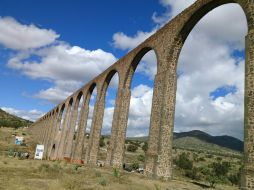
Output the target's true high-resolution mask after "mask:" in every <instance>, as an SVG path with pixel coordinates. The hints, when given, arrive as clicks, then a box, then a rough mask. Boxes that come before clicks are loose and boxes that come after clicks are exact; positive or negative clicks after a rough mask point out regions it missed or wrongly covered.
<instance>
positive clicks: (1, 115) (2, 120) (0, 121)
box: [0, 109, 32, 128]
mask: <svg viewBox="0 0 254 190" xmlns="http://www.w3.org/2000/svg"><path fill="white" fill-rule="evenodd" d="M31 124H32V122H31V121H29V120H26V119H22V118H20V117H17V116H14V115H11V114H9V113H7V112H5V111H3V110H2V109H0V127H12V128H19V127H26V126H29V125H31Z"/></svg>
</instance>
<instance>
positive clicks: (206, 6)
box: [168, 0, 250, 65]
mask: <svg viewBox="0 0 254 190" xmlns="http://www.w3.org/2000/svg"><path fill="white" fill-rule="evenodd" d="M196 3H200V4H201V1H198V2H196ZM230 3H236V4H238V5H239V6H240V7H241V8H242V10H243V12H244V13H245V16H246V20H247V23H249V22H248V19H247V12H246V9H245V7H244V4H243V1H241V0H217V1H214V0H209V1H207V3H203V4H202V5H201V6H198V8H196V9H193V12H192V13H189V15H188V17H187V20H186V21H185V22H184V23H182V25H180V28H179V31H178V32H177V33H176V36H175V38H174V42H173V46H172V47H170V50H169V55H170V57H169V60H168V62H169V63H174V62H176V63H175V64H176V65H177V60H178V58H179V55H180V52H181V50H182V47H183V45H184V42H185V40H186V39H187V37H188V36H189V34H190V33H191V31H192V30H193V28H194V27H195V26H196V24H197V23H198V22H199V21H200V20H201V19H202V18H203V17H204V16H205V15H207V14H208V13H209V12H211V11H212V10H214V9H215V8H218V7H220V6H222V5H225V4H230ZM192 6H195V4H193V5H192ZM187 10H188V9H187ZM185 14H186V13H185ZM248 27H249V28H250V24H248Z"/></svg>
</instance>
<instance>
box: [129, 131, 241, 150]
mask: <svg viewBox="0 0 254 190" xmlns="http://www.w3.org/2000/svg"><path fill="white" fill-rule="evenodd" d="M147 139H148V137H129V138H128V140H138V141H142V142H144V141H147ZM174 146H175V147H177V148H187V149H191V148H196V149H204V150H205V149H209V150H213V151H219V150H220V149H221V148H224V150H226V149H228V150H229V149H230V150H233V151H239V152H243V142H242V141H241V140H239V139H237V138H234V137H231V136H227V135H223V136H212V135H209V134H207V133H205V132H202V131H199V130H194V131H189V132H181V133H174Z"/></svg>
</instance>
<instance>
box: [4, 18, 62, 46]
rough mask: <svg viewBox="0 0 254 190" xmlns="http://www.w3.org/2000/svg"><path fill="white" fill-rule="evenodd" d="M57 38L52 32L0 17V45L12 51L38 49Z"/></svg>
mask: <svg viewBox="0 0 254 190" xmlns="http://www.w3.org/2000/svg"><path fill="white" fill-rule="evenodd" d="M58 37H59V35H58V34H56V33H55V32H54V31H53V30H50V29H41V28H38V27H37V26H35V25H33V24H30V25H25V24H21V23H19V22H17V21H16V20H15V19H14V18H12V17H0V44H2V45H4V46H5V47H7V48H10V49H14V50H27V49H31V48H39V47H42V46H45V45H48V44H51V43H53V42H54V41H55V40H56V39H57V38H58Z"/></svg>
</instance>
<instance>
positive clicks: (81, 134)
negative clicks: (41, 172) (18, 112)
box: [72, 94, 91, 164]
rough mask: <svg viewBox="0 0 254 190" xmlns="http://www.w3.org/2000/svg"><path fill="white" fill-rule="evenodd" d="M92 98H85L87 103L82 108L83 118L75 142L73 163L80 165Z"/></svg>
mask: <svg viewBox="0 0 254 190" xmlns="http://www.w3.org/2000/svg"><path fill="white" fill-rule="evenodd" d="M88 96H89V95H88ZM90 96H91V94H90ZM90 96H89V97H86V98H85V102H84V104H83V106H82V108H81V118H80V121H79V124H78V132H77V138H76V140H75V146H74V151H73V156H72V162H75V163H79V164H82V163H83V161H82V154H83V150H84V141H85V140H86V139H85V132H86V125H87V119H88V112H89V100H90Z"/></svg>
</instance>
